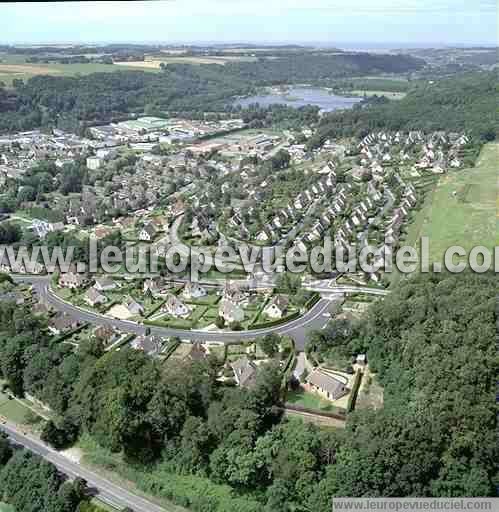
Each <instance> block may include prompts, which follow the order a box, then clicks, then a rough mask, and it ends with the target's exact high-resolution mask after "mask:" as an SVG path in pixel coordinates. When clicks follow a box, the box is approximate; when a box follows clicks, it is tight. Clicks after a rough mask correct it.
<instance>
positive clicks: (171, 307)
mask: <svg viewBox="0 0 499 512" xmlns="http://www.w3.org/2000/svg"><path fill="white" fill-rule="evenodd" d="M162 309H163V311H165V312H166V313H168V314H169V315H170V316H172V317H174V318H186V317H188V316H189V315H190V314H191V309H190V308H189V306H187V305H186V304H184V303H183V302H182V301H181V300H180V299H179V298H178V297H176V296H175V295H173V293H169V294H168V295H167V299H166V302H165V303H164V305H163V307H162Z"/></svg>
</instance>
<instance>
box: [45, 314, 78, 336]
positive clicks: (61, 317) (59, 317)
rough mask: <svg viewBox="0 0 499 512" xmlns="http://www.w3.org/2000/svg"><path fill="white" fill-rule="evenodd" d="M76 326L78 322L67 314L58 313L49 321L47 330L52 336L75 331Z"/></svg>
mask: <svg viewBox="0 0 499 512" xmlns="http://www.w3.org/2000/svg"><path fill="white" fill-rule="evenodd" d="M78 325H79V324H78V320H75V319H74V318H73V317H71V316H70V315H68V314H67V313H62V312H59V313H57V314H56V315H55V316H54V317H53V318H51V319H50V321H49V325H48V328H49V331H50V332H51V333H52V334H55V335H59V334H62V333H65V332H69V331H72V330H74V329H76V328H77V327H78Z"/></svg>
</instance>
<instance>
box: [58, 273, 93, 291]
mask: <svg viewBox="0 0 499 512" xmlns="http://www.w3.org/2000/svg"><path fill="white" fill-rule="evenodd" d="M87 282H88V278H87V276H86V275H84V274H80V273H76V272H71V271H70V272H64V273H62V274H61V275H60V277H59V286H61V287H62V288H69V289H71V290H76V289H77V288H83V287H84V286H85V285H86V284H87Z"/></svg>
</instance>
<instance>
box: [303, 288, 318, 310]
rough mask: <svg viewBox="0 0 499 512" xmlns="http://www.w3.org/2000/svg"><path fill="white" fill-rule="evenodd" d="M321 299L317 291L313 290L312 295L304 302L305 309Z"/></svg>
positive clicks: (310, 307)
mask: <svg viewBox="0 0 499 512" xmlns="http://www.w3.org/2000/svg"><path fill="white" fill-rule="evenodd" d="M320 300H321V296H320V294H319V293H317V292H314V294H313V295H312V297H310V299H308V300H307V302H306V303H305V309H306V310H307V311H308V310H309V309H312V308H313V307H314V306H315V305H316V304H317V303H318V302H319V301H320Z"/></svg>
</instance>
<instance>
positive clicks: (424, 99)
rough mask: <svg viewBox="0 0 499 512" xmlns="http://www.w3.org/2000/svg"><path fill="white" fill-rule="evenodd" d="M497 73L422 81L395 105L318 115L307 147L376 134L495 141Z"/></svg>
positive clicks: (380, 104)
mask: <svg viewBox="0 0 499 512" xmlns="http://www.w3.org/2000/svg"><path fill="white" fill-rule="evenodd" d="M496 84H497V72H478V73H472V74H465V75H461V76H455V77H453V78H452V79H443V80H438V81H435V82H428V83H427V84H425V85H419V86H417V87H416V88H414V89H411V90H410V91H409V93H408V94H407V96H405V98H403V99H401V100H400V101H396V102H395V101H394V102H388V101H371V102H367V104H366V103H364V104H363V105H361V106H357V107H354V108H353V109H352V110H349V111H341V112H335V113H331V114H329V115H327V116H324V117H323V118H322V120H321V123H320V125H319V129H318V131H317V133H316V134H314V136H313V137H312V138H311V139H310V141H309V146H310V147H312V148H313V147H317V146H320V145H321V144H322V143H323V142H324V141H325V140H327V139H328V138H337V137H344V136H353V135H355V136H360V137H362V136H365V135H367V134H368V133H369V132H372V131H379V130H404V131H409V130H423V131H425V132H431V131H434V130H444V131H447V132H468V133H470V134H472V135H473V136H474V137H475V138H476V139H477V140H481V141H484V142H485V141H490V140H494V139H495V138H496V137H497V132H498V124H497V103H498V100H499V91H498V88H497V85H496Z"/></svg>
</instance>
